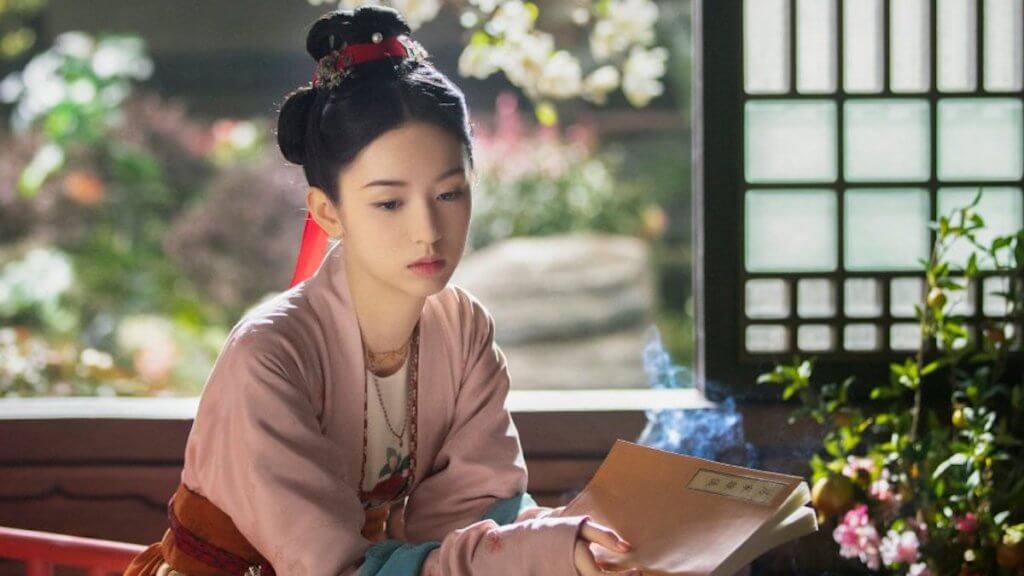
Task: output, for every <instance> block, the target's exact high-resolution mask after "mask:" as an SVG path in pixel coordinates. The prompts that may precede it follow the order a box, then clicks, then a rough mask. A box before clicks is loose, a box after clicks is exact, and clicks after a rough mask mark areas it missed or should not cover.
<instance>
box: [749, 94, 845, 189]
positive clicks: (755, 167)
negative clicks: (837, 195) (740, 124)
mask: <svg viewBox="0 0 1024 576" xmlns="http://www.w3.org/2000/svg"><path fill="white" fill-rule="evenodd" d="M745 134H746V135H745V153H746V167H745V174H746V179H747V181H748V182H751V183H759V182H833V181H835V179H836V147H837V142H836V139H837V138H836V104H835V102H833V101H827V100H826V101H819V100H811V101H802V102H795V101H781V100H758V101H751V102H747V105H746V125H745Z"/></svg>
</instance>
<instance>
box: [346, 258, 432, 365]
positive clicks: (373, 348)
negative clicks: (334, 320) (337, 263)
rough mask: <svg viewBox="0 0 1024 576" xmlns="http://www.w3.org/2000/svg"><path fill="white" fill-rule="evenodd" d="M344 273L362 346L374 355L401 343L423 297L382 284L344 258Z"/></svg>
mask: <svg viewBox="0 0 1024 576" xmlns="http://www.w3.org/2000/svg"><path fill="white" fill-rule="evenodd" d="M345 275H346V277H347V278H348V286H349V292H350V293H351V294H352V302H353V306H354V307H355V312H356V317H357V318H358V319H359V327H360V330H361V331H362V335H363V343H364V346H365V347H366V348H367V349H368V350H369V351H370V352H372V353H378V354H380V353H383V352H390V351H393V350H397V349H399V348H401V347H402V346H404V345H405V343H406V342H408V341H409V338H411V337H412V330H413V328H414V327H415V326H416V322H417V321H418V320H419V319H420V315H421V314H422V312H423V304H424V302H425V299H424V298H415V297H412V296H409V295H408V294H405V293H402V292H398V291H396V290H392V289H389V288H388V287H382V286H380V285H379V284H378V283H376V282H373V281H372V279H370V278H367V277H364V276H363V275H361V274H359V273H358V272H356V271H355V270H352V269H351V268H349V266H348V263H347V261H346V263H345Z"/></svg>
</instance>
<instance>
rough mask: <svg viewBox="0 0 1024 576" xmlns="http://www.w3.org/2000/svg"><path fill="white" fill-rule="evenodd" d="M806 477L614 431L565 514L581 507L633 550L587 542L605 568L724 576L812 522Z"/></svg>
mask: <svg viewBox="0 0 1024 576" xmlns="http://www.w3.org/2000/svg"><path fill="white" fill-rule="evenodd" d="M810 499H811V495H810V490H809V489H808V487H807V482H805V481H804V479H803V478H801V477H799V476H791V475H788V474H779V473H776V472H767V471H764V470H755V469H753V468H745V467H742V466H734V465H731V464H724V463H721V462H715V461H712V460H705V459H703V458H695V457H693V456H686V455H682V454H676V453H674V452H667V451H664V450H659V449H656V448H650V447H647V446H641V445H639V444H634V443H633V442H629V441H626V440H617V441H616V442H615V445H614V446H613V447H612V449H611V451H610V452H609V453H608V456H606V457H605V459H604V462H602V463H601V466H600V467H599V468H598V470H597V472H596V473H595V474H594V477H593V478H591V480H590V482H588V483H587V485H586V486H585V487H584V488H583V490H582V491H581V492H580V493H579V494H577V495H576V497H575V498H573V499H572V500H571V501H570V502H569V503H568V504H566V507H565V512H563V514H565V515H585V514H589V515H590V516H591V518H593V520H594V521H596V522H599V523H601V524H604V525H605V526H608V527H609V528H612V529H614V530H615V531H616V532H618V533H619V535H620V536H622V537H623V538H624V539H625V540H626V541H628V542H630V543H631V544H633V550H632V551H630V552H627V553H620V552H617V551H614V550H610V549H608V548H605V547H603V546H600V545H597V544H593V543H592V544H591V545H590V549H591V551H592V552H593V553H594V557H595V559H596V560H597V562H598V564H599V565H601V566H602V567H603V568H605V569H610V570H622V569H625V568H631V567H636V568H642V569H643V571H644V574H645V576H648V575H650V576H698V575H700V576H731V575H733V574H735V573H736V572H738V571H740V570H742V569H743V568H744V567H746V566H747V565H748V564H750V563H751V562H753V561H754V560H755V559H756V558H757V557H758V556H760V555H761V554H763V553H764V552H766V551H768V550H770V549H772V548H774V547H776V546H779V545H781V544H784V543H786V542H788V541H790V540H793V539H795V538H799V537H800V536H803V535H806V534H810V533H812V532H815V531H817V529H818V520H817V516H816V515H815V511H814V509H813V508H812V507H811V506H808V505H807V504H808V503H809V502H810Z"/></svg>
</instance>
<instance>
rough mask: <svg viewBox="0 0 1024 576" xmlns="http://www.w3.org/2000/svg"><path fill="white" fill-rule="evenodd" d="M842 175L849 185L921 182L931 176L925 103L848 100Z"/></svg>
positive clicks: (926, 105)
mask: <svg viewBox="0 0 1024 576" xmlns="http://www.w3.org/2000/svg"><path fill="white" fill-rule="evenodd" d="M844 111H845V113H844V115H843V121H844V122H845V123H846V131H845V132H844V137H845V139H846V147H845V150H844V152H845V156H846V163H845V167H844V168H845V173H846V179H847V180H848V181H850V182H872V181H874V182H878V181H896V182H923V181H925V180H928V178H929V177H930V175H931V148H930V142H931V138H930V132H931V129H930V122H929V116H928V102H927V101H925V100H906V99H900V100H893V99H884V100H875V99H872V100H859V101H858V100H848V101H847V102H846V105H845V108H844Z"/></svg>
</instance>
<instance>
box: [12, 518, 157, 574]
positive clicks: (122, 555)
mask: <svg viewBox="0 0 1024 576" xmlns="http://www.w3.org/2000/svg"><path fill="white" fill-rule="evenodd" d="M145 549H146V547H145V546H142V545H139V544H128V543H125V542H114V541H112V540H99V539H96V538H82V537H79V536H67V535H64V534H54V533H52V532H38V531H36V530H21V529H19V528H4V527H2V526H0V558H13V559H15V560H20V561H22V562H24V563H25V573H26V574H27V576H53V568H54V566H57V565H61V566H74V567H77V568H83V569H85V571H86V574H88V576H109V575H110V574H111V573H114V574H121V573H122V572H124V570H125V568H127V567H128V564H129V563H131V561H132V559H133V558H135V556H137V555H138V554H139V553H140V552H142V551H143V550H145Z"/></svg>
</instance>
